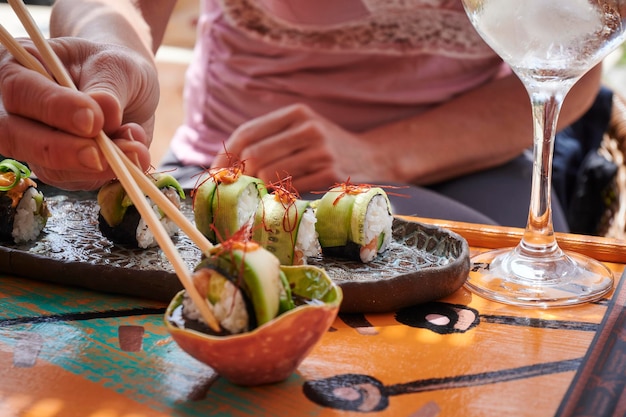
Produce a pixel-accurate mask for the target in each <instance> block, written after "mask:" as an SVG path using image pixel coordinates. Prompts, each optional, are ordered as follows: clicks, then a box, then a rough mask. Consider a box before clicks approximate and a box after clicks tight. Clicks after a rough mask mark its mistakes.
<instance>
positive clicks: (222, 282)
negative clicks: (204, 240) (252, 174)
mask: <svg viewBox="0 0 626 417" xmlns="http://www.w3.org/2000/svg"><path fill="white" fill-rule="evenodd" d="M241 234H242V233H241V232H238V233H237V234H236V235H235V238H234V239H231V240H228V241H226V242H223V243H222V244H221V245H218V246H216V247H215V248H213V249H212V250H211V251H210V253H209V254H207V256H206V257H205V258H204V259H203V260H202V261H201V262H200V264H199V265H198V266H197V267H196V269H195V271H194V274H193V276H192V278H193V282H194V286H195V287H196V288H197V289H198V291H199V292H200V294H201V295H202V296H204V297H206V299H207V301H208V303H209V305H210V307H211V309H212V311H213V314H214V315H215V318H216V319H217V321H218V322H219V324H220V328H221V329H222V333H223V334H238V333H243V332H247V331H249V330H252V329H254V328H256V327H258V326H261V325H263V324H265V323H267V322H269V321H270V320H272V319H273V318H275V317H276V316H278V315H280V314H282V313H283V312H285V311H288V310H291V309H292V308H294V307H295V304H294V302H293V300H292V298H291V289H290V287H289V284H288V283H287V278H286V276H285V274H284V272H283V271H282V270H281V268H280V262H279V261H278V258H276V257H275V256H274V255H272V254H271V253H270V252H268V251H267V250H265V249H264V248H263V247H261V246H260V245H259V244H257V243H256V242H252V241H248V240H246V239H245V238H242V239H239V237H238V236H240V235H241ZM243 234H245V233H243ZM183 316H184V317H185V318H186V319H191V320H197V321H199V322H201V323H203V322H204V320H203V318H202V316H201V314H200V312H199V310H198V309H197V307H196V306H195V305H194V304H193V301H192V299H191V297H190V296H189V295H188V294H185V298H184V300H183ZM204 324H206V323H204ZM204 330H207V331H210V330H209V329H208V328H207V329H204Z"/></svg>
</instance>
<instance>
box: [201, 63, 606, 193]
mask: <svg viewBox="0 0 626 417" xmlns="http://www.w3.org/2000/svg"><path fill="white" fill-rule="evenodd" d="M600 75H601V68H600V67H597V68H595V69H594V70H592V71H591V72H590V73H589V74H588V75H587V76H585V77H584V78H583V79H582V80H581V81H580V82H579V83H578V84H577V85H576V86H575V87H574V88H573V89H572V91H571V92H570V94H569V95H568V96H567V98H566V102H565V105H564V106H563V109H562V112H561V115H560V118H559V127H560V128H562V127H564V126H567V125H569V124H570V123H572V122H573V121H575V120H576V119H577V118H578V117H580V116H582V115H583V114H584V112H585V111H586V110H587V109H588V108H589V107H590V106H591V104H592V103H593V99H594V97H595V95H596V94H597V91H598V88H599V84H600ZM532 125H533V124H532V119H531V111H530V99H529V97H528V94H527V93H526V90H525V89H524V87H523V86H522V84H521V83H520V81H519V80H518V79H517V77H515V76H514V75H510V76H508V77H505V78H501V79H498V80H494V81H492V82H489V83H486V84H485V85H483V86H481V87H478V88H476V89H474V90H471V91H468V92H466V93H464V94H461V95H459V96H458V97H456V98H454V99H451V100H450V101H448V102H446V103H444V104H441V105H439V106H436V107H434V108H433V109H431V110H430V111H427V112H425V113H422V114H420V115H418V116H415V117H412V118H409V119H406V120H401V121H399V122H396V123H392V124H389V125H385V126H381V127H379V128H376V129H374V130H372V131H369V132H364V133H353V132H348V131H346V130H345V129H342V128H340V127H339V126H337V125H336V124H334V123H333V122H332V121H330V120H327V119H325V118H323V117H321V116H320V115H318V114H316V113H315V112H313V111H312V110H311V109H309V108H308V107H306V106H303V105H294V106H290V107H287V108H284V109H279V110H277V111H274V112H272V113H269V114H267V115H264V116H261V117H259V118H257V119H254V120H251V121H249V122H247V123H245V124H243V125H242V126H240V127H239V128H238V129H237V130H236V131H235V132H234V133H233V135H232V136H231V137H230V138H229V140H228V141H227V142H226V143H225V148H226V150H227V152H228V154H221V155H218V156H217V157H216V158H215V160H214V163H213V166H214V167H221V166H227V165H228V163H229V161H230V160H231V159H232V158H233V157H236V158H239V159H241V160H244V161H245V164H246V165H245V166H246V172H247V173H248V174H249V175H253V176H258V177H260V178H262V179H263V180H264V181H276V180H277V177H280V176H281V175H282V176H284V175H290V176H292V177H293V184H294V186H295V187H296V188H297V189H298V190H301V191H303V192H304V191H309V190H321V189H324V188H325V187H327V186H329V185H332V184H333V183H337V182H344V181H346V179H348V178H350V180H351V181H352V182H356V183H369V182H375V183H414V184H432V183H435V182H439V181H443V180H446V179H450V178H453V177H457V176H461V175H464V174H468V173H471V172H475V171H478V170H482V169H486V168H489V167H493V166H496V165H499V164H502V163H504V162H506V161H508V160H510V159H513V158H514V157H516V156H518V155H520V154H521V153H522V152H523V151H524V150H525V149H528V148H529V147H530V146H531V145H532V136H533V134H532Z"/></svg>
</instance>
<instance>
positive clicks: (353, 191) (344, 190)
mask: <svg viewBox="0 0 626 417" xmlns="http://www.w3.org/2000/svg"><path fill="white" fill-rule="evenodd" d="M334 188H340V189H341V190H340V191H341V192H340V193H339V195H338V196H337V198H336V199H335V201H333V205H334V206H336V205H337V204H338V203H339V200H341V199H342V198H343V197H344V196H346V195H357V194H361V193H366V192H368V191H369V190H371V189H372V188H382V189H393V190H399V189H402V188H409V186H408V185H403V186H396V185H375V184H353V183H352V182H350V177H348V179H347V180H346V182H343V183H335V184H334V185H333V186H331V187H330V188H329V190H331V191H332V190H333V189H334ZM335 191H339V190H335ZM326 192H328V191H311V194H324V193H326ZM386 193H387V195H394V196H397V197H406V198H408V197H409V196H408V195H406V194H399V193H390V192H388V191H387V192H386Z"/></svg>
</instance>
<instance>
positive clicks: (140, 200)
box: [0, 0, 220, 331]
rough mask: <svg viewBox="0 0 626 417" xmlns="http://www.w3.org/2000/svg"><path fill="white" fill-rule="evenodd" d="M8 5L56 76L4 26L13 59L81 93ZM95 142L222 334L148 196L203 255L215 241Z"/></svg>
mask: <svg viewBox="0 0 626 417" xmlns="http://www.w3.org/2000/svg"><path fill="white" fill-rule="evenodd" d="M8 3H9V4H10V6H11V8H12V9H13V10H14V11H15V13H16V15H17V17H18V18H19V19H20V21H21V23H22V25H23V26H24V28H25V29H26V31H27V33H28V35H29V36H30V38H31V40H32V41H33V43H34V44H35V46H36V47H37V50H38V51H39V53H40V54H41V56H42V60H43V61H44V62H45V64H46V65H47V67H48V69H49V70H50V72H51V73H52V76H51V75H50V74H49V73H48V72H47V71H46V70H45V68H44V67H43V65H42V64H41V63H40V62H39V61H38V60H37V59H35V58H34V57H33V56H32V55H31V54H30V53H29V52H28V51H27V50H26V49H25V48H24V47H23V46H22V45H21V44H20V43H19V42H17V40H16V39H15V38H13V36H12V35H11V34H10V33H9V32H8V31H7V30H6V29H5V28H4V27H2V25H0V43H2V44H3V45H4V46H5V47H6V48H7V49H8V50H9V52H10V53H11V54H12V55H13V57H14V58H15V59H16V60H17V61H18V62H19V63H20V64H21V65H23V66H24V67H26V68H29V69H31V70H34V71H37V72H39V73H40V74H42V75H44V76H46V77H48V78H49V79H51V80H53V81H56V82H57V83H59V84H60V85H62V86H64V87H68V88H72V89H74V90H77V88H76V85H75V84H74V82H73V80H72V78H71V77H70V75H69V73H68V72H67V70H66V69H65V67H64V66H63V63H62V62H61V60H60V59H59V57H58V56H57V55H56V54H55V53H54V51H53V50H52V48H51V47H50V45H49V44H48V42H47V41H46V40H45V38H44V36H43V34H42V33H41V31H40V30H39V28H38V27H37V24H36V23H35V21H34V19H33V18H32V16H31V15H30V13H29V12H28V10H27V8H26V6H25V5H24V2H23V1H22V0H8ZM53 77H54V78H53ZM95 140H96V143H97V145H98V147H99V148H100V151H101V152H102V153H103V154H104V156H105V158H106V160H107V162H108V163H109V165H110V166H111V168H112V169H113V172H114V173H115V175H116V176H117V178H118V180H119V181H120V183H121V184H122V186H123V187H124V190H125V191H126V193H127V194H128V196H129V197H130V199H131V201H132V202H133V204H134V205H135V207H136V208H137V210H138V211H139V213H140V214H141V217H142V218H143V219H144V220H145V221H146V223H147V225H148V227H149V228H150V231H151V232H152V234H153V235H154V237H155V239H156V241H157V243H158V244H159V246H160V247H161V249H162V250H163V252H164V253H165V255H166V256H167V258H168V260H169V261H170V263H171V264H172V266H173V268H174V270H175V272H176V275H177V276H178V279H179V280H180V281H181V283H182V284H183V287H184V288H185V290H186V291H187V293H188V294H189V296H190V297H191V299H192V300H193V302H194V304H195V305H196V306H197V307H198V309H199V310H200V313H201V314H202V317H203V318H204V320H205V321H206V322H207V324H208V325H209V326H210V327H211V328H212V329H213V330H215V331H219V330H220V326H219V323H218V322H217V320H216V319H215V316H214V315H213V312H212V311H211V309H210V308H209V306H208V304H207V302H206V300H205V298H204V297H202V296H201V295H200V293H199V292H198V291H197V290H196V288H195V286H194V285H193V280H192V278H191V274H190V271H189V269H188V268H187V266H186V264H185V263H184V261H183V259H182V257H181V256H180V254H179V253H178V251H177V250H176V247H175V246H174V244H173V242H172V240H171V239H170V237H169V235H168V233H167V232H166V231H165V228H164V227H163V225H162V224H161V223H160V221H159V219H158V218H157V217H156V213H155V212H154V211H153V210H152V208H151V207H150V205H149V204H148V201H147V199H146V197H145V196H146V195H147V196H149V197H150V198H151V199H152V200H153V201H154V202H155V203H156V204H157V206H158V207H159V208H160V209H161V210H163V212H164V213H165V215H166V216H168V217H169V218H170V219H172V221H174V222H175V223H176V224H177V225H178V227H180V229H181V230H183V231H184V232H185V233H186V234H187V235H188V236H189V238H190V239H191V240H192V241H193V242H194V243H195V244H196V245H198V247H199V248H200V250H201V251H202V252H203V253H204V252H206V251H208V250H209V249H211V247H212V244H211V242H209V241H208V240H207V239H206V237H205V236H204V235H203V234H202V233H200V231H199V230H198V229H197V228H196V227H195V226H194V225H193V224H191V222H189V221H188V220H187V218H186V217H185V216H184V215H183V214H182V213H181V212H180V210H179V209H178V208H176V206H175V205H174V204H173V203H172V202H171V201H170V200H168V199H167V197H165V196H164V195H163V193H162V192H161V191H160V190H159V189H158V188H157V187H156V186H155V185H154V183H153V182H152V181H151V180H149V179H148V178H147V176H146V175H145V174H144V172H142V171H141V169H139V168H138V167H137V166H135V165H134V164H133V163H132V162H131V161H130V160H129V159H128V158H127V157H126V155H125V154H124V153H123V152H122V151H121V149H119V148H118V147H117V146H115V144H114V143H113V142H112V141H111V140H110V139H109V138H108V137H107V136H106V134H105V133H104V132H102V131H101V132H100V133H99V134H98V135H97V136H96V138H95ZM144 193H145V194H144Z"/></svg>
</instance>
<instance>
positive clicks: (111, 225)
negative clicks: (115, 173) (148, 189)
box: [98, 174, 185, 249]
mask: <svg viewBox="0 0 626 417" xmlns="http://www.w3.org/2000/svg"><path fill="white" fill-rule="evenodd" d="M151 178H152V180H153V181H154V183H155V185H156V186H157V188H158V189H160V190H161V192H162V193H163V194H164V195H165V196H166V197H167V198H168V199H169V200H170V201H171V202H172V203H174V205H175V206H176V207H180V202H181V199H184V198H185V191H184V190H183V189H182V187H181V186H180V184H179V183H178V181H176V179H175V178H174V177H172V176H171V175H169V174H154V175H151ZM146 198H147V197H146ZM148 200H149V201H150V199H149V198H148ZM150 203H151V207H152V208H153V210H154V211H155V213H156V214H157V217H158V218H159V220H160V221H161V224H163V226H164V227H165V230H166V231H167V233H168V235H169V236H174V235H175V234H176V233H177V232H178V226H177V225H176V223H174V222H173V221H172V220H171V219H170V218H168V217H167V216H166V215H165V213H163V212H162V211H161V209H160V208H159V207H158V206H157V205H156V204H154V203H152V202H151V201H150ZM98 204H99V206H100V211H99V213H98V225H99V227H100V231H101V232H102V235H103V236H105V237H107V238H108V239H110V240H111V241H113V242H115V243H121V244H126V245H130V246H133V247H138V248H141V249H146V248H150V247H154V246H157V245H158V243H157V241H156V239H155V237H154V235H153V234H152V232H151V231H150V230H149V227H148V224H147V223H146V222H145V220H144V219H142V218H141V215H140V214H139V211H138V210H137V208H136V207H135V206H134V204H133V202H132V201H131V199H130V197H129V196H128V195H127V194H126V191H125V190H124V187H123V186H122V184H121V183H120V182H119V181H117V180H114V181H111V182H110V183H108V184H106V185H104V186H103V187H102V188H100V191H99V192H98Z"/></svg>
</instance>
